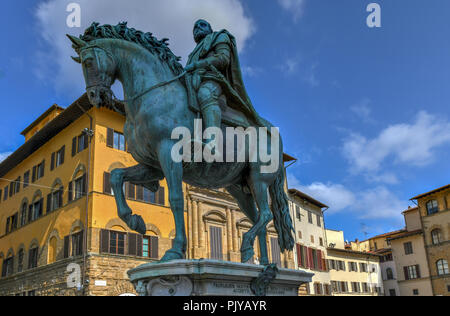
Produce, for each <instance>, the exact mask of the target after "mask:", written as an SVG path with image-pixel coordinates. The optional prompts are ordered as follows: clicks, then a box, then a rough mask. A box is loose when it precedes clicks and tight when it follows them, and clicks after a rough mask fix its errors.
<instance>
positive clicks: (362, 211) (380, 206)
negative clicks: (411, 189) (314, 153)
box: [289, 175, 408, 222]
mask: <svg viewBox="0 0 450 316" xmlns="http://www.w3.org/2000/svg"><path fill="white" fill-rule="evenodd" d="M289 185H290V187H291V188H296V189H298V190H300V191H302V192H304V193H306V194H308V195H310V196H311V197H313V198H315V199H317V200H319V201H320V202H322V203H324V204H326V205H328V206H329V207H330V209H329V210H328V211H327V213H328V214H337V213H344V212H345V213H350V214H354V215H356V216H357V217H358V218H359V219H394V220H395V221H398V222H401V218H402V216H401V212H402V211H403V210H405V209H406V208H407V207H408V203H407V202H406V201H402V200H400V199H399V198H398V197H397V196H396V195H395V194H394V193H392V192H391V191H389V190H388V189H387V188H386V187H384V186H378V187H374V188H370V189H366V190H360V191H352V190H350V189H348V188H347V187H345V186H344V185H342V184H336V183H326V184H325V183H321V182H314V183H312V184H310V185H302V184H301V183H300V182H299V181H298V180H297V179H296V178H295V177H293V176H291V175H290V176H289Z"/></svg>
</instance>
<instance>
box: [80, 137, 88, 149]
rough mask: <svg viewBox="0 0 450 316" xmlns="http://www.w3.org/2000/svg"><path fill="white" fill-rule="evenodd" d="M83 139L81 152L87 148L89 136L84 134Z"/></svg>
mask: <svg viewBox="0 0 450 316" xmlns="http://www.w3.org/2000/svg"><path fill="white" fill-rule="evenodd" d="M83 137H84V147H83V149H82V150H85V149H86V148H88V147H89V136H88V134H84V135H83Z"/></svg>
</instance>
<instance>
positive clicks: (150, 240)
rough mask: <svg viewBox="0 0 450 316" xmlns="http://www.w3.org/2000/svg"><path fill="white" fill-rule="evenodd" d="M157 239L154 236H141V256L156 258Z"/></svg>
mask: <svg viewBox="0 0 450 316" xmlns="http://www.w3.org/2000/svg"><path fill="white" fill-rule="evenodd" d="M158 248H159V239H158V237H156V236H145V237H144V238H142V256H143V257H145V258H152V259H158Z"/></svg>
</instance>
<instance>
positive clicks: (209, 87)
mask: <svg viewBox="0 0 450 316" xmlns="http://www.w3.org/2000/svg"><path fill="white" fill-rule="evenodd" d="M211 34H213V30H212V28H211V25H210V24H209V23H208V22H206V21H204V20H199V21H197V22H196V23H195V26H194V40H195V42H196V43H197V47H196V48H195V50H194V51H193V53H192V54H191V55H190V56H189V61H188V65H187V66H186V68H185V70H186V71H188V72H191V71H194V74H193V77H192V78H193V79H192V84H193V88H194V90H195V91H197V100H198V104H199V107H200V111H201V113H202V116H203V123H204V125H205V129H207V128H210V127H218V128H220V126H221V121H222V111H221V109H220V106H219V98H220V97H221V95H222V87H221V86H220V84H219V83H217V82H216V81H214V80H211V79H207V78H203V77H204V76H205V75H206V74H207V73H208V72H210V69H209V68H208V67H209V66H210V65H213V66H214V67H215V68H216V69H217V70H219V71H220V72H221V73H222V74H224V73H225V71H226V69H227V68H228V66H229V65H230V57H231V51H230V50H231V48H230V45H229V41H230V40H229V38H228V36H227V34H225V33H223V34H220V35H219V36H217V38H216V39H215V41H214V43H212V44H213V45H211V44H210V45H211V47H210V48H209V49H208V48H207V49H208V52H206V54H205V52H202V50H204V49H205V46H206V45H205V42H206V41H207V40H206V37H207V36H208V35H209V36H210V38H211ZM210 75H213V74H210ZM208 145H209V146H211V147H214V146H215V145H216V144H215V140H212V141H210V142H209V143H208Z"/></svg>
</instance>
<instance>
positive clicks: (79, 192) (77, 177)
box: [69, 165, 87, 202]
mask: <svg viewBox="0 0 450 316" xmlns="http://www.w3.org/2000/svg"><path fill="white" fill-rule="evenodd" d="M72 179H73V180H72V181H71V182H69V202H71V201H76V200H78V199H81V198H82V197H83V196H85V195H86V189H87V182H86V180H87V176H86V168H85V167H84V166H83V165H80V166H78V168H77V170H76V171H75V173H74V176H73V178H72Z"/></svg>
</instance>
